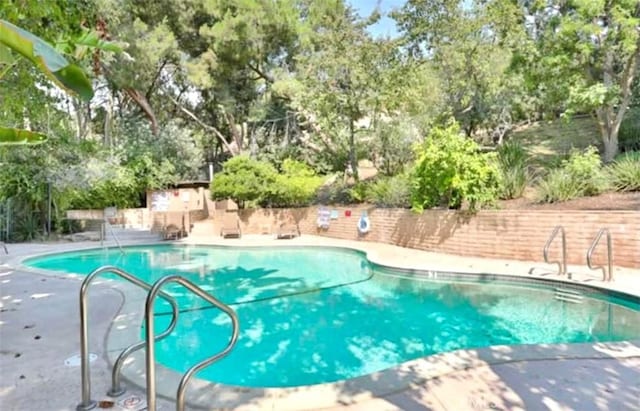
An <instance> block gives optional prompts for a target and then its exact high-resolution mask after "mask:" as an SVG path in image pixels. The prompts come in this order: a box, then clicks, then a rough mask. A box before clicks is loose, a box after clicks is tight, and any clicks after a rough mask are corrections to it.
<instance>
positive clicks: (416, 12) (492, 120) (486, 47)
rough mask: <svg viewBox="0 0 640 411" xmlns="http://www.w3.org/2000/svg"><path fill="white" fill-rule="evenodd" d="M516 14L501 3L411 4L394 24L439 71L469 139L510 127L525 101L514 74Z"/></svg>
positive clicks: (421, 0) (440, 0) (429, 0)
mask: <svg viewBox="0 0 640 411" xmlns="http://www.w3.org/2000/svg"><path fill="white" fill-rule="evenodd" d="M516 11H517V9H516V8H515V7H514V6H513V5H511V4H508V2H501V1H497V0H490V1H464V2H462V1H456V0H409V1H407V3H406V4H405V5H404V6H403V7H402V8H401V9H400V10H398V11H397V12H396V13H394V18H395V19H396V21H397V22H398V25H399V27H400V29H401V30H402V31H403V33H404V38H405V41H406V43H407V47H408V50H409V51H410V52H411V53H412V55H413V56H414V57H416V58H418V59H421V60H424V61H428V62H431V63H432V64H433V66H434V67H437V69H438V74H439V77H440V84H441V86H442V89H443V92H444V95H445V97H446V101H447V105H448V109H449V111H450V113H451V114H452V115H453V116H454V117H455V118H456V120H457V121H458V123H459V124H460V125H461V126H462V128H463V130H464V131H465V133H466V134H467V135H468V136H471V135H473V134H474V133H475V132H476V131H477V130H478V129H479V128H490V129H493V128H497V127H504V126H505V125H506V126H507V127H508V126H510V123H511V121H512V114H515V115H517V114H516V112H517V108H518V107H517V106H518V102H519V101H522V99H521V95H522V91H523V88H522V82H521V80H520V78H519V77H520V76H519V75H518V74H517V73H514V72H513V71H512V70H511V67H510V66H511V56H512V52H511V49H512V47H514V46H515V45H516V44H518V43H519V40H520V37H521V33H520V32H521V27H520V26H519V25H518V23H519V22H518V20H517V13H516Z"/></svg>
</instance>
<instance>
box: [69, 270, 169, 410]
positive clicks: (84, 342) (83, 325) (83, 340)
mask: <svg viewBox="0 0 640 411" xmlns="http://www.w3.org/2000/svg"><path fill="white" fill-rule="evenodd" d="M104 273H113V274H116V275H118V276H120V277H122V278H124V279H125V280H127V281H129V282H131V283H133V284H134V285H137V286H138V287H141V288H143V289H145V290H150V289H151V285H149V284H147V283H145V282H144V281H142V280H140V279H139V278H137V277H135V276H133V275H131V274H129V273H127V272H126V271H124V270H121V269H119V268H117V267H113V266H103V267H100V268H97V269H95V270H93V272H91V274H89V275H88V276H87V277H86V278H85V279H84V280H83V281H82V285H81V286H80V369H81V379H82V402H81V403H80V404H78V405H77V406H76V410H77V411H86V410H90V409H93V408H95V407H96V405H97V402H96V401H94V400H92V399H91V379H90V370H89V329H88V328H89V326H88V324H87V291H88V289H89V285H90V284H91V282H92V281H93V280H94V279H95V278H96V277H98V276H99V275H100V274H104ZM160 295H161V296H162V298H164V299H165V300H167V301H169V304H171V308H172V311H173V318H172V320H171V324H169V327H168V328H167V330H165V331H164V332H163V333H161V334H159V335H158V336H157V337H156V338H158V339H160V338H164V337H166V336H167V335H169V333H171V332H172V331H173V329H174V328H175V326H176V323H177V321H178V305H177V304H176V302H175V300H174V299H173V298H172V297H171V296H170V295H169V294H167V293H164V292H163V293H161V294H160ZM142 347H144V344H141V343H136V344H134V345H132V346H130V347H128V348H127V349H125V350H124V351H123V353H121V354H120V356H119V357H118V359H117V361H116V365H115V366H114V375H115V373H116V367H117V369H118V371H119V369H120V367H121V366H122V363H123V362H124V359H125V357H126V356H128V355H129V354H131V353H132V352H134V351H136V350H138V349H140V348H142ZM124 353H126V355H125V354H124ZM113 381H114V386H113V387H112V389H111V390H112V391H122V392H124V390H121V389H120V387H119V376H116V377H114V380H113ZM110 392H111V391H110Z"/></svg>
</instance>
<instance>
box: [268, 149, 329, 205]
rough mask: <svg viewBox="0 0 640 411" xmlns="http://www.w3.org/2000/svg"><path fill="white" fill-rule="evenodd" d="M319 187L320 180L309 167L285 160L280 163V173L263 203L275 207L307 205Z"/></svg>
mask: <svg viewBox="0 0 640 411" xmlns="http://www.w3.org/2000/svg"><path fill="white" fill-rule="evenodd" d="M320 185H322V178H321V177H318V176H316V174H315V172H314V171H313V169H311V167H309V166H307V165H306V164H304V163H301V162H299V161H295V160H291V159H286V160H284V162H283V163H282V173H281V174H279V175H278V176H277V177H276V180H275V184H274V185H273V188H272V189H271V190H270V192H269V193H268V195H266V196H265V198H264V199H263V202H265V203H267V204H269V205H272V206H276V207H301V206H305V205H309V204H311V202H312V200H313V199H314V196H315V193H316V191H317V190H318V188H319V187H320Z"/></svg>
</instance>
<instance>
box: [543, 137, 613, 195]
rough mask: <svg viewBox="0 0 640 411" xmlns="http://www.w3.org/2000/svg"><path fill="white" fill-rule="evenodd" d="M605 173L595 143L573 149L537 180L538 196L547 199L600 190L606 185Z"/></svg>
mask: <svg viewBox="0 0 640 411" xmlns="http://www.w3.org/2000/svg"><path fill="white" fill-rule="evenodd" d="M609 187H610V184H609V182H608V181H607V174H606V173H605V172H604V169H603V168H602V160H601V159H600V155H599V154H598V151H597V150H596V148H595V147H589V148H587V149H586V150H585V151H583V152H580V151H573V152H572V153H571V154H570V155H569V158H567V159H565V160H563V161H562V163H561V167H560V168H557V169H554V170H552V171H551V172H550V173H549V174H548V175H547V176H546V177H545V178H544V179H543V180H541V181H540V182H539V183H538V187H537V189H538V194H537V197H538V200H539V201H541V202H546V203H553V202H557V201H566V200H570V199H573V198H577V197H583V196H592V195H597V194H600V193H602V192H604V191H606V190H607V189H609Z"/></svg>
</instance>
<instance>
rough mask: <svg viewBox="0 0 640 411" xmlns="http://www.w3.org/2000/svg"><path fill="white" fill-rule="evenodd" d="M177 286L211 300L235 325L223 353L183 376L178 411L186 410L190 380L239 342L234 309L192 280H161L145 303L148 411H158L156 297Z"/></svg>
mask: <svg viewBox="0 0 640 411" xmlns="http://www.w3.org/2000/svg"><path fill="white" fill-rule="evenodd" d="M172 282H173V283H178V284H180V285H182V286H183V287H185V288H186V289H188V290H189V291H191V292H193V293H194V294H196V295H197V296H198V297H200V298H202V299H203V300H206V301H208V302H209V303H211V304H212V305H213V306H215V307H216V308H218V309H220V310H221V311H223V312H224V313H225V314H227V315H228V316H229V317H230V318H231V324H232V332H231V338H230V339H229V343H228V344H227V346H226V347H225V349H224V350H222V351H220V352H219V353H218V354H215V355H213V356H211V357H209V358H207V359H205V360H203V361H201V362H199V363H197V364H196V365H194V366H192V367H191V368H189V370H187V372H186V373H185V374H184V375H183V377H182V379H181V380H180V384H179V385H178V391H177V394H176V410H177V411H183V410H184V395H185V390H186V387H187V384H188V383H189V381H190V380H191V378H192V377H193V376H194V375H195V374H196V373H197V372H198V371H200V370H201V369H203V368H204V367H206V366H208V365H211V364H212V363H213V362H215V361H217V360H219V359H220V358H222V357H224V356H225V355H227V354H229V352H231V350H232V349H233V347H234V345H235V344H236V341H237V340H238V330H239V323H238V316H237V314H236V313H235V311H233V309H232V308H231V307H229V306H228V305H226V304H225V303H223V302H222V301H220V300H218V299H217V298H215V297H214V296H212V295H211V294H209V293H207V292H206V291H204V290H203V289H202V288H200V287H198V286H197V285H195V284H194V283H192V282H191V281H189V280H187V279H186V278H184V277H181V276H179V275H169V276H166V277H163V278H161V279H159V280H158V281H156V282H155V284H153V287H152V288H151V291H149V294H148V295H147V302H146V304H145V327H146V329H145V340H146V348H147V349H146V367H147V410H148V411H156V368H155V338H154V313H153V303H154V301H155V298H156V296H157V295H158V294H159V293H161V291H160V290H161V289H162V287H163V286H164V285H165V284H168V283H172Z"/></svg>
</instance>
